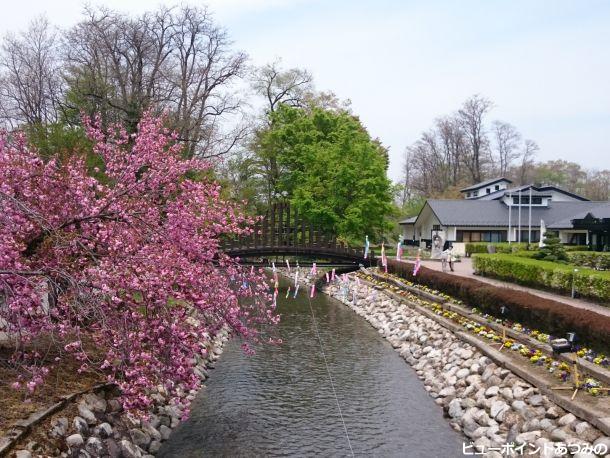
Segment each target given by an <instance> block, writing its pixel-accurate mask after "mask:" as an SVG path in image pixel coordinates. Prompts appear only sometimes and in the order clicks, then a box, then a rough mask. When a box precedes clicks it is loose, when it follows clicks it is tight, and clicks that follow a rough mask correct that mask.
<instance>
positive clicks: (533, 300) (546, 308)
mask: <svg viewBox="0 0 610 458" xmlns="http://www.w3.org/2000/svg"><path fill="white" fill-rule="evenodd" d="M388 272H390V273H393V274H395V275H398V276H400V277H402V278H404V279H405V280H408V281H411V282H413V283H419V284H421V285H425V286H428V287H430V288H433V289H436V290H438V291H442V292H443V293H445V294H449V295H451V296H453V297H455V298H457V299H460V300H462V301H463V302H464V303H465V304H468V305H470V306H471V307H478V308H479V309H480V310H482V311H484V312H486V313H489V314H490V315H494V316H500V315H501V312H500V308H501V307H502V306H505V307H506V314H505V316H506V317H507V318H508V319H510V320H513V321H517V322H519V323H521V324H523V325H524V326H528V327H530V328H532V329H537V330H539V331H541V332H544V333H547V334H551V335H553V336H560V337H564V336H565V334H566V333H567V332H570V331H573V332H576V334H577V335H578V338H579V340H580V342H582V343H584V344H586V345H588V346H590V347H593V348H595V349H597V350H599V351H608V350H610V338H609V336H610V317H607V316H605V315H600V314H599V313H595V312H592V311H590V310H583V309H579V308H575V307H571V306H570V305H568V304H564V303H563V302H558V301H553V300H550V299H545V298H542V297H539V296H535V295H533V294H530V293H527V292H525V291H518V290H514V289H510V288H504V287H499V286H494V285H490V284H488V283H484V282H481V281H479V280H475V279H473V278H465V277H460V276H456V275H452V274H449V273H444V272H438V271H435V270H432V269H428V268H426V267H421V268H420V270H419V272H418V274H417V276H416V277H414V276H413V264H412V263H407V262H396V261H392V260H388Z"/></svg>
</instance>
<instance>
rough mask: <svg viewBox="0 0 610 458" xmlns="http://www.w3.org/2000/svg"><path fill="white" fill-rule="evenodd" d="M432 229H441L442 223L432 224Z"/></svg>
mask: <svg viewBox="0 0 610 458" xmlns="http://www.w3.org/2000/svg"><path fill="white" fill-rule="evenodd" d="M432 230H433V231H440V230H441V225H440V224H435V225H433V226H432Z"/></svg>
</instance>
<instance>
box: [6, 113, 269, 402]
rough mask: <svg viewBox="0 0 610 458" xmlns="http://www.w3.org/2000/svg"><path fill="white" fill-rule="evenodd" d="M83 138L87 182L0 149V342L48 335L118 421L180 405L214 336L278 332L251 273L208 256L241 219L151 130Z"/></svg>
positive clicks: (15, 149)
mask: <svg viewBox="0 0 610 458" xmlns="http://www.w3.org/2000/svg"><path fill="white" fill-rule="evenodd" d="M86 126H87V131H88V135H89V137H90V139H91V140H92V141H93V144H94V147H93V150H94V154H96V155H99V156H100V158H101V159H102V162H103V164H104V167H103V170H101V171H100V172H99V173H98V174H95V176H91V175H90V174H88V173H87V167H86V164H85V161H84V159H83V158H82V157H81V156H79V155H78V154H74V155H73V156H72V157H70V158H68V159H65V160H64V159H62V160H59V159H52V160H49V161H44V160H43V159H41V158H40V157H39V155H38V154H37V152H36V151H35V150H33V149H32V148H30V147H28V144H27V139H26V138H25V137H24V136H23V135H12V136H7V135H3V136H2V137H0V332H5V333H7V334H8V335H9V336H11V338H12V339H15V345H16V348H18V349H22V348H23V346H24V344H26V343H27V342H29V341H32V340H33V339H36V338H38V337H45V338H47V339H48V337H49V336H51V337H52V338H51V339H50V340H51V341H53V342H56V343H57V345H58V348H59V349H60V354H61V357H62V358H65V357H73V358H76V359H77V360H78V361H79V362H80V363H81V369H82V370H85V369H94V370H101V371H104V373H105V374H106V376H107V377H108V380H110V381H112V382H115V383H116V384H117V385H118V386H119V387H120V388H121V390H122V393H123V395H122V402H123V404H124V407H125V408H126V409H128V410H131V411H134V412H144V411H145V410H146V409H147V407H148V406H149V405H150V404H151V403H152V399H151V394H152V392H153V389H155V387H157V386H159V385H162V386H163V387H164V388H165V390H167V391H168V392H169V393H170V395H171V396H173V397H175V400H176V401H177V402H182V401H184V396H185V395H186V394H188V391H189V390H190V389H197V388H198V387H199V384H200V380H199V378H198V377H197V376H196V374H195V373H194V371H193V369H194V360H195V357H196V355H198V354H201V353H202V351H204V348H205V347H204V346H205V344H206V341H207V340H209V338H210V337H211V336H213V335H214V334H215V333H216V332H217V331H218V330H220V329H221V328H223V327H225V326H228V327H229V328H230V329H231V330H232V331H233V332H234V333H236V334H238V335H240V336H242V337H243V338H244V339H245V341H246V342H256V341H258V340H261V339H263V338H265V337H264V336H263V333H262V331H263V330H265V329H267V328H268V327H269V326H268V325H270V324H274V323H277V321H278V316H277V315H276V313H275V312H274V310H273V305H272V302H271V301H270V296H269V294H268V291H269V288H268V286H267V284H266V283H265V277H264V275H263V272H262V271H260V270H253V269H252V270H250V269H245V268H242V266H240V265H239V263H238V262H237V261H236V260H233V259H231V258H229V257H227V256H226V255H225V254H223V252H222V251H221V250H220V249H219V244H220V242H221V240H222V238H223V237H232V236H236V235H240V234H247V233H249V232H250V231H251V229H250V225H251V223H252V221H251V220H249V219H248V218H247V217H245V216H244V215H243V214H241V213H240V211H239V209H238V208H237V207H236V206H235V205H233V204H231V203H229V202H227V201H225V200H224V199H223V198H221V192H220V191H221V189H220V186H219V185H218V184H217V183H215V182H213V181H212V180H210V179H204V178H201V177H203V176H206V174H207V175H209V173H207V172H209V164H206V163H204V162H202V161H200V160H196V159H191V160H186V159H184V158H183V155H182V152H181V148H180V145H179V144H177V143H176V142H175V138H174V136H173V135H172V134H171V133H170V132H168V131H167V130H166V129H165V128H164V127H163V124H162V119H160V118H155V117H153V116H148V115H147V116H145V117H144V119H143V120H142V121H141V123H140V125H139V128H138V131H137V133H135V134H133V135H128V134H127V133H126V132H125V131H124V130H122V129H121V128H119V127H114V128H113V129H111V130H110V133H105V132H104V131H103V130H102V129H101V128H100V127H99V121H98V120H89V119H87V120H86ZM100 177H103V178H100ZM189 177H198V178H196V179H195V178H189ZM206 338H207V339H206ZM84 342H94V343H95V345H96V347H97V348H98V349H99V350H101V353H102V354H104V355H105V357H104V358H103V360H96V359H95V358H93V357H92V356H91V355H89V354H87V351H86V348H85V347H86V345H84ZM19 354H21V352H19ZM29 360H31V357H30V358H28V361H29ZM28 364H31V361H29V363H28ZM45 373H46V372H44V371H40V370H38V371H34V372H32V374H33V379H32V380H31V381H30V382H33V383H30V384H28V382H27V381H26V382H24V383H25V385H26V386H28V387H35V386H37V385H38V384H40V383H41V376H42V375H44V374H45ZM185 404H186V403H185Z"/></svg>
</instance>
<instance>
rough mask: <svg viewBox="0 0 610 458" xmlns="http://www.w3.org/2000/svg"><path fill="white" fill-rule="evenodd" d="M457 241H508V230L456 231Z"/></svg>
mask: <svg viewBox="0 0 610 458" xmlns="http://www.w3.org/2000/svg"><path fill="white" fill-rule="evenodd" d="M455 235H456V237H455V239H456V242H466V243H467V242H489V243H499V242H506V240H507V239H506V231H480V230H479V231H460V230H458V231H456V234H455Z"/></svg>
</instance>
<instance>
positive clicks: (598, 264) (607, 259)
mask: <svg viewBox="0 0 610 458" xmlns="http://www.w3.org/2000/svg"><path fill="white" fill-rule="evenodd" d="M567 254H568V258H570V262H571V263H572V264H574V265H577V266H583V267H590V268H592V269H596V270H610V253H608V252H600V251H570V252H568V253H567Z"/></svg>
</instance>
